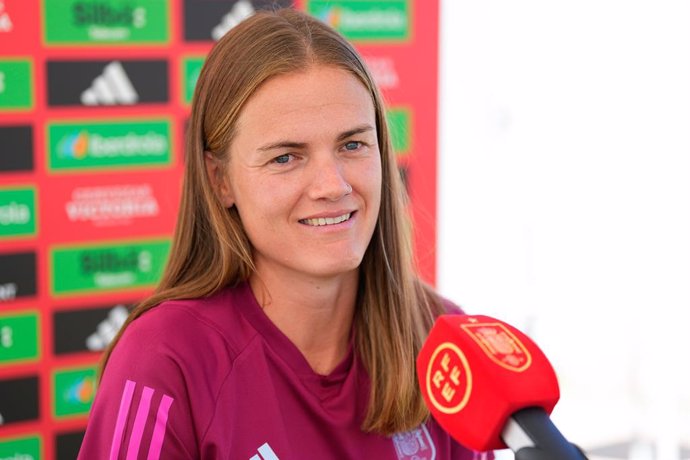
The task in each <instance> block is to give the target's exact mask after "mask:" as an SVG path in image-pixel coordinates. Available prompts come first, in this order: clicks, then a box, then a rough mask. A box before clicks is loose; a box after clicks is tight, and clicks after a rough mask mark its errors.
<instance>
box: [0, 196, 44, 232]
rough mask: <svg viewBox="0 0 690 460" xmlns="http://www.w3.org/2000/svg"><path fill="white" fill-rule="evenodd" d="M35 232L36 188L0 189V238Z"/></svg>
mask: <svg viewBox="0 0 690 460" xmlns="http://www.w3.org/2000/svg"><path fill="white" fill-rule="evenodd" d="M35 234H36V190H35V189H34V188H32V187H19V188H9V187H8V188H2V189H0V238H4V237H21V236H31V235H35Z"/></svg>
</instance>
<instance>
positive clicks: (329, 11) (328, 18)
mask: <svg viewBox="0 0 690 460" xmlns="http://www.w3.org/2000/svg"><path fill="white" fill-rule="evenodd" d="M342 16H343V12H342V10H341V9H340V8H338V7H335V6H334V7H331V8H326V9H325V10H323V13H321V17H320V19H321V20H322V21H323V22H325V23H326V24H328V25H329V26H331V27H333V28H334V29H339V28H340V23H341V20H342Z"/></svg>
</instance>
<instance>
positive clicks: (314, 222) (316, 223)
mask: <svg viewBox="0 0 690 460" xmlns="http://www.w3.org/2000/svg"><path fill="white" fill-rule="evenodd" d="M351 216H352V213H351V212H348V213H347V214H343V215H340V216H335V217H313V218H310V219H300V223H302V224H305V225H310V226H312V227H323V226H324V225H335V224H339V223H341V222H345V221H346V220H349V219H350V217H351Z"/></svg>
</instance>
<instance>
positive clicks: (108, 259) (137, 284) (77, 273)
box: [50, 240, 170, 295]
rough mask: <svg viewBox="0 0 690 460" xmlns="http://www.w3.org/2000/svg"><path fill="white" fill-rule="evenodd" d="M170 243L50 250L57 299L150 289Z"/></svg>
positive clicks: (138, 242)
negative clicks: (62, 296) (58, 296)
mask: <svg viewBox="0 0 690 460" xmlns="http://www.w3.org/2000/svg"><path fill="white" fill-rule="evenodd" d="M169 250H170V242H169V241H160V240H153V241H136V242H135V241H132V242H126V243H112V244H102V245H98V246H96V245H90V246H68V247H57V248H52V249H51V251H50V253H51V254H50V256H51V257H50V259H51V273H52V277H51V278H52V283H51V289H52V292H53V293H54V294H56V295H61V294H70V293H82V292H83V293H87V292H94V291H112V290H127V289H133V288H142V287H149V286H153V285H154V284H155V283H156V282H157V281H158V279H159V278H160V275H161V273H162V270H163V267H164V266H165V263H166V260H167V257H168V252H169Z"/></svg>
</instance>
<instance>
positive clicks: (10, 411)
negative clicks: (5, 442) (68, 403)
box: [0, 376, 38, 458]
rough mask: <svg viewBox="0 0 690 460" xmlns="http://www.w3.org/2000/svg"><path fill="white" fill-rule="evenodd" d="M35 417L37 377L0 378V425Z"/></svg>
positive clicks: (34, 418)
mask: <svg viewBox="0 0 690 460" xmlns="http://www.w3.org/2000/svg"><path fill="white" fill-rule="evenodd" d="M37 419H38V377H36V376H29V377H20V378H11V379H5V380H0V426H3V425H9V424H11V423H18V422H28V421H31V420H37ZM0 445H1V444H0ZM0 452H2V450H1V449H0ZM0 458H2V457H0Z"/></svg>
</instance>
